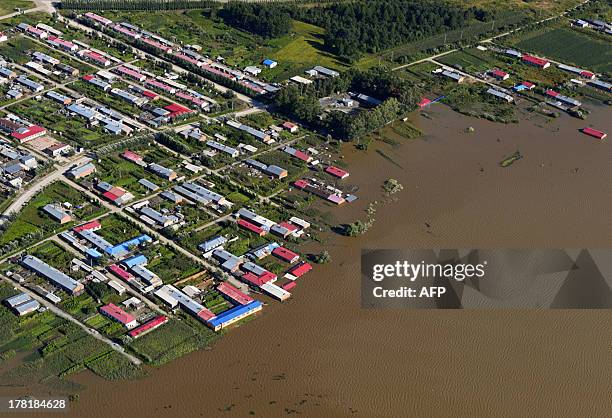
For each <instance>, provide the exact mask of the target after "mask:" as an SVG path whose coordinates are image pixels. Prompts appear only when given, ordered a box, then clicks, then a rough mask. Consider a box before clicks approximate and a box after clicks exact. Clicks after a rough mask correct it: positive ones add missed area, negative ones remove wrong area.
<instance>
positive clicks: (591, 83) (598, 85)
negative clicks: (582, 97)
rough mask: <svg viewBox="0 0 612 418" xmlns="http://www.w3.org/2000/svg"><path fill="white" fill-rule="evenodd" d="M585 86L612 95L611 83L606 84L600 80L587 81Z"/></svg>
mask: <svg viewBox="0 0 612 418" xmlns="http://www.w3.org/2000/svg"><path fill="white" fill-rule="evenodd" d="M587 84H588V85H589V86H591V87H595V88H596V89H600V90H603V91H606V92H608V93H612V83H606V82H605V81H601V80H591V81H587Z"/></svg>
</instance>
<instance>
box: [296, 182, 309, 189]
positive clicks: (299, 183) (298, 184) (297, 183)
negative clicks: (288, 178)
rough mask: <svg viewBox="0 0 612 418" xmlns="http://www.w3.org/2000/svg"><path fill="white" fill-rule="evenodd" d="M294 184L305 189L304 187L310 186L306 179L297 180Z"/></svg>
mask: <svg viewBox="0 0 612 418" xmlns="http://www.w3.org/2000/svg"><path fill="white" fill-rule="evenodd" d="M293 185H294V186H295V187H297V188H298V189H303V188H304V187H306V186H308V182H307V181H306V180H296V181H295V182H294V183H293Z"/></svg>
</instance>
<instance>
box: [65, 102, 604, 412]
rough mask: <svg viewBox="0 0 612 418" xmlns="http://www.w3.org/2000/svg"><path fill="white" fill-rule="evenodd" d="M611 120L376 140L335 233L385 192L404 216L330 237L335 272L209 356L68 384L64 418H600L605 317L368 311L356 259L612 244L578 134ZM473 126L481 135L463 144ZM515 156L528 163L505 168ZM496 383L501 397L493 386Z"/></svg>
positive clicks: (356, 167)
mask: <svg viewBox="0 0 612 418" xmlns="http://www.w3.org/2000/svg"><path fill="white" fill-rule="evenodd" d="M606 111H608V109H607V108H601V109H595V110H594V111H593V114H592V115H590V117H589V120H587V121H581V120H577V119H574V118H570V117H567V116H566V115H562V116H561V117H560V118H558V119H554V120H550V121H548V120H547V119H546V118H544V117H541V118H540V117H536V118H535V119H536V121H533V120H526V121H521V123H520V124H510V125H501V124H497V123H493V122H488V121H485V120H481V119H474V118H470V117H467V116H463V115H459V114H457V113H455V112H452V111H451V110H450V109H449V108H448V107H446V106H444V105H436V107H433V108H432V109H429V110H428V111H427V113H429V114H430V115H431V116H432V119H428V118H423V117H421V116H419V113H416V114H414V116H412V118H413V120H414V121H415V123H416V126H417V127H418V128H420V129H421V130H422V131H423V132H424V137H423V138H417V139H411V140H407V141H409V142H407V143H404V144H401V145H400V146H397V147H394V146H391V145H389V144H386V143H381V142H375V143H373V144H372V146H371V149H370V150H368V151H367V152H363V151H357V150H355V148H354V147H353V145H352V144H350V143H349V144H344V148H343V155H345V158H344V160H345V161H346V162H347V163H348V165H349V167H350V170H351V177H349V179H347V182H348V183H350V184H357V185H359V195H360V200H358V201H357V202H355V203H353V204H351V205H347V206H345V207H341V208H334V212H333V215H334V218H335V219H336V221H337V222H339V223H344V222H353V221H355V220H356V219H364V218H365V217H366V214H365V212H364V211H363V210H364V208H366V207H367V205H368V204H369V203H370V202H371V201H372V200H375V199H380V198H381V197H382V190H381V186H382V183H383V181H384V180H386V179H388V178H396V179H398V180H399V182H400V183H401V184H402V185H403V186H404V190H403V191H401V192H399V193H397V195H394V197H397V199H398V200H397V202H392V203H387V204H380V205H378V206H377V213H376V214H375V216H374V217H375V218H376V221H375V222H374V225H373V227H372V228H370V230H369V231H368V232H367V233H366V234H365V235H363V236H359V237H355V238H348V237H342V236H338V235H337V234H334V233H332V232H328V233H326V234H325V238H326V239H325V242H326V245H327V246H328V250H329V251H330V253H331V256H332V262H331V263H330V264H326V265H317V266H316V267H315V269H314V271H313V274H312V276H308V277H305V278H304V279H303V280H302V281H301V283H300V284H299V286H298V287H297V288H296V295H295V298H293V299H292V300H290V301H289V302H287V303H284V304H278V303H271V304H269V306H268V307H267V308H266V309H265V310H264V312H263V314H262V315H260V317H259V318H257V319H256V320H255V321H249V323H248V326H244V327H243V326H240V327H237V328H233V329H231V330H230V331H229V332H228V333H227V334H226V335H224V336H223V338H221V339H219V340H218V341H216V342H215V343H214V344H213V346H212V347H211V348H210V349H208V350H202V351H201V352H194V353H191V354H189V355H187V356H184V357H182V358H180V359H178V360H175V361H173V362H172V363H170V364H167V365H165V366H162V367H161V368H159V369H152V371H151V374H150V376H148V377H146V378H144V379H140V380H136V381H128V382H123V381H120V382H108V381H104V380H102V379H101V378H97V377H95V376H92V375H89V374H80V375H78V376H75V377H74V378H71V379H70V380H72V381H75V382H77V383H79V384H83V385H85V386H86V387H87V388H86V389H85V390H84V391H83V392H82V393H81V395H80V399H79V401H77V402H75V403H74V404H73V405H72V406H71V411H70V413H69V414H68V415H69V416H84V415H87V416H92V417H98V416H100V417H102V416H106V415H108V414H109V413H110V411H113V413H117V411H116V409H115V408H116V405H119V404H121V405H122V407H121V408H122V411H121V414H122V416H123V414H125V416H128V415H129V416H199V415H201V416H210V415H213V416H228V417H230V416H248V415H250V414H251V412H254V413H255V416H286V415H290V414H294V413H296V414H297V413H299V414H302V415H305V416H315V417H318V416H321V417H324V416H330V415H333V416H353V417H361V416H364V417H366V416H368V417H375V416H381V417H383V416H384V417H389V416H402V415H403V414H406V413H407V412H408V413H409V414H411V415H418V416H456V414H467V415H482V414H485V415H491V414H493V413H495V412H499V411H500V410H502V411H505V412H506V414H507V415H517V414H518V415H521V414H522V415H525V414H538V415H542V416H544V415H548V414H550V415H555V414H556V415H565V414H568V413H570V414H574V413H575V414H576V415H581V416H598V415H599V416H602V415H601V414H604V413H605V412H604V411H609V410H610V408H612V401H611V400H609V399H608V398H607V396H606V394H607V393H609V391H610V390H611V389H612V386H611V384H610V383H609V379H608V376H609V375H610V373H611V372H612V365H611V363H610V362H608V361H605V360H606V359H609V350H608V348H609V347H610V345H611V344H612V337H610V336H609V333H607V332H606V330H607V329H609V328H610V325H612V315H610V314H609V313H607V312H605V311H555V312H551V311H508V312H505V311H487V312H486V314H485V315H483V314H482V312H462V313H459V312H457V311H451V312H447V311H408V310H399V311H398V310H385V311H376V310H363V309H361V307H360V298H359V289H360V285H359V281H360V268H359V255H360V249H361V248H362V247H364V246H369V247H371V248H385V247H386V248H392V247H410V246H412V247H421V248H441V247H446V248H448V247H464V248H465V247H479V248H486V247H507V248H510V247H515V248H519V247H526V248H529V247H553V246H554V247H572V248H580V247H584V246H590V247H606V246H611V245H612V238H610V237H609V234H607V233H606V231H605V230H604V229H603V228H598V227H597V225H599V224H600V222H602V223H601V225H603V222H605V220H606V219H607V218H608V217H607V216H606V213H607V210H608V208H609V207H610V203H612V190H611V189H610V186H609V178H611V177H612V176H611V175H610V174H612V152H611V151H610V148H609V145H608V144H607V143H601V142H599V141H591V140H590V139H586V137H584V136H583V135H582V134H580V133H579V132H576V131H577V129H578V127H581V126H583V125H586V124H590V123H595V124H596V125H599V126H602V127H604V128H607V129H609V128H608V126H609V123H608V125H606V123H605V121H606V118H605V116H606ZM608 113H609V111H608ZM542 123H544V125H543V126H544V128H538V124H542ZM468 126H475V127H476V128H475V131H474V132H473V133H465V132H463V130H464V129H465V128H466V127H468ZM559 126H562V127H563V128H562V129H561V130H559V129H560V128H559ZM534 133H535V134H534ZM516 147H519V148H521V153H522V154H523V155H524V158H523V159H521V160H520V161H517V162H516V163H515V164H513V165H512V166H511V167H507V168H502V167H499V161H500V160H501V159H502V157H503V155H508V154H511V153H512V152H514V151H516ZM377 149H383V150H384V152H385V153H386V154H387V155H391V156H392V157H393V159H394V160H395V161H399V162H400V166H397V165H395V164H392V163H390V162H389V161H387V160H386V159H385V158H383V157H381V156H380V155H379V154H377V153H376V152H375V150H377ZM509 150H511V151H509ZM361 167H368V169H366V170H360V168H361ZM576 168H578V171H577V172H573V170H574V169H576ZM481 170H482V171H481ZM587 220H588V222H587ZM427 225H429V226H427ZM523 232H525V234H523ZM527 232H528V234H527ZM527 235H528V236H529V239H528V240H527V238H526V236H527ZM587 244H588V245H587ZM314 246H316V247H317V248H319V249H320V245H319V244H316V243H313V247H314ZM458 319H459V320H458ZM423 330H429V331H428V332H423ZM416 335H418V337H415V336H416ZM373 341H376V342H378V343H377V344H373V343H372V342H373ZM535 342H537V343H535ZM481 347H488V348H487V351H486V352H483V351H481ZM551 353H552V354H554V355H551ZM194 371H196V372H194ZM492 376H493V377H494V378H496V379H498V381H499V382H500V386H502V385H504V384H505V385H507V389H505V390H500V388H499V387H495V385H490V384H488V383H487V380H490V378H491V377H492ZM555 376H557V377H555ZM559 376H561V377H559ZM160 378H162V379H165V384H164V385H160V384H159V382H160V380H159V379H160ZM485 378H486V379H485ZM506 382H509V383H506ZM545 386H547V387H549V390H546V391H544V390H542V388H543V387H545ZM574 386H576V387H589V392H588V394H586V395H585V396H587V397H588V398H589V400H588V402H589V403H590V409H584V408H585V406H586V402H585V404H584V405H577V402H575V399H574V396H575V388H574ZM531 387H533V388H534V389H530V388H531ZM167 388H173V389H172V390H169V389H167ZM432 388H439V390H434V389H432ZM535 388H537V389H535ZM544 392H546V393H551V394H554V395H555V397H554V399H553V397H552V396H550V397H544V396H545V395H544ZM176 393H180V394H181V397H180V398H178V397H177V396H176ZM373 393H374V394H376V395H377V396H375V397H372V396H371V395H372V394H373ZM135 399H140V401H138V402H134V400H135ZM111 400H112V401H111ZM519 400H520V402H517V401H519ZM434 404H435V405H437V406H436V407H432V405H434ZM94 405H95V406H96V407H95V408H94ZM94 410H95V412H94V413H92V411H94ZM500 415H504V414H503V413H502V414H500Z"/></svg>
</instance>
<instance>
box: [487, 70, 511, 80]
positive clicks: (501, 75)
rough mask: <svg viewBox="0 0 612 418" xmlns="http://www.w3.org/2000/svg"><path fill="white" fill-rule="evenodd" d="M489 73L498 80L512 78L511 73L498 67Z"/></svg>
mask: <svg viewBox="0 0 612 418" xmlns="http://www.w3.org/2000/svg"><path fill="white" fill-rule="evenodd" d="M489 75H490V76H491V77H493V78H495V79H496V80H507V79H508V78H510V75H509V74H508V73H507V72H505V71H502V70H498V69H494V70H491V71H489Z"/></svg>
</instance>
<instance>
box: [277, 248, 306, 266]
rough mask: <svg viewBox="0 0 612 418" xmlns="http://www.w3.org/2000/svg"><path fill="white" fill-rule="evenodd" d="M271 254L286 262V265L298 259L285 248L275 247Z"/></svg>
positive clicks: (296, 255)
mask: <svg viewBox="0 0 612 418" xmlns="http://www.w3.org/2000/svg"><path fill="white" fill-rule="evenodd" d="M272 254H274V255H275V256H276V257H278V258H280V259H281V260H283V261H286V262H287V263H295V262H296V261H298V260H299V258H300V256H299V255H298V254H296V253H294V252H293V251H291V250H288V249H287V248H285V247H276V248H275V249H274V250H272Z"/></svg>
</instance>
